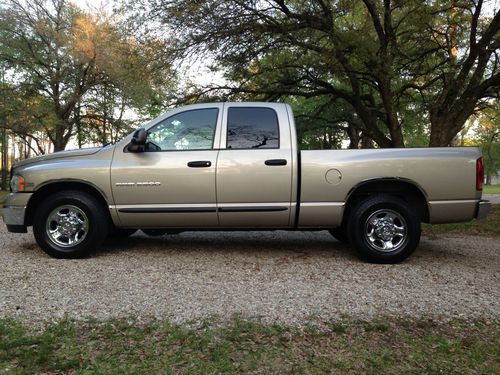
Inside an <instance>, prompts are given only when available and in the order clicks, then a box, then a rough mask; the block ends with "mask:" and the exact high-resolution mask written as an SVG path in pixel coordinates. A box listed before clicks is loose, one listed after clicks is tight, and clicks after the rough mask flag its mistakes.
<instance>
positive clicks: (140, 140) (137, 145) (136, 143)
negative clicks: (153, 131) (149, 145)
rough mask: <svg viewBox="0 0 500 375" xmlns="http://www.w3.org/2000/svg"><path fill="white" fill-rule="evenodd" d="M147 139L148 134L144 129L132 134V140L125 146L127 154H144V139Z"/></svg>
mask: <svg viewBox="0 0 500 375" xmlns="http://www.w3.org/2000/svg"><path fill="white" fill-rule="evenodd" d="M147 137H148V132H147V131H146V129H144V128H139V129H137V130H136V131H135V132H134V135H133V136H132V140H131V141H130V143H129V145H128V146H127V150H128V151H129V152H144V148H145V146H146V138H147Z"/></svg>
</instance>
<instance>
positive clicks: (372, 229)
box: [348, 195, 420, 263]
mask: <svg viewBox="0 0 500 375" xmlns="http://www.w3.org/2000/svg"><path fill="white" fill-rule="evenodd" d="M348 226H349V233H348V234H349V241H350V243H351V244H352V246H353V247H354V248H355V249H356V250H357V252H358V254H359V255H360V256H361V258H363V259H365V260H367V261H369V262H372V263H399V262H401V261H403V260H405V259H406V258H408V257H409V256H410V255H411V253H413V251H414V250H415V249H416V247H417V246H418V243H419V241H420V217H419V216H418V215H416V214H415V213H414V210H412V209H411V208H410V207H409V205H408V203H406V202H405V201H403V200H402V199H400V198H398V197H393V196H390V195H376V196H373V197H370V198H367V199H366V200H364V201H361V202H360V203H358V204H357V205H356V206H355V207H354V209H353V210H352V212H351V215H350V217H349V221H348Z"/></svg>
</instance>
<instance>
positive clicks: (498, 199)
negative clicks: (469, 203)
mask: <svg viewBox="0 0 500 375" xmlns="http://www.w3.org/2000/svg"><path fill="white" fill-rule="evenodd" d="M483 199H486V200H489V201H490V202H491V203H492V204H500V195H499V194H483Z"/></svg>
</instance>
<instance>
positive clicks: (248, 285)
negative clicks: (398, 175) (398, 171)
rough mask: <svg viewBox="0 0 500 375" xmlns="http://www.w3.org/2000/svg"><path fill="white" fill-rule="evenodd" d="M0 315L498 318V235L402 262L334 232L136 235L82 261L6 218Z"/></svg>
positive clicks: (432, 244) (297, 320)
mask: <svg viewBox="0 0 500 375" xmlns="http://www.w3.org/2000/svg"><path fill="white" fill-rule="evenodd" d="M0 228H1V229H0V241H1V242H0V243H1V250H0V316H14V317H16V316H17V317H20V318H26V319H28V320H30V321H39V320H47V319H54V318H59V317H62V316H64V315H67V316H69V317H74V318H85V317H91V316H92V317H97V318H106V317H117V316H127V315H129V314H134V315H137V316H138V317H143V318H148V317H159V318H162V317H167V318H169V319H171V320H172V321H174V322H186V321H190V320H193V319H200V318H205V317H211V316H214V315H215V316H218V317H220V318H222V319H223V318H225V317H229V316H231V315H233V314H235V313H241V314H243V316H261V317H263V318H264V320H265V321H276V320H277V321H281V322H286V323H289V324H299V325H300V324H301V323H303V322H304V321H305V320H306V319H308V318H310V317H320V318H322V319H323V318H324V319H329V318H334V319H335V318H339V317H341V316H342V315H349V316H354V317H359V318H370V317H374V316H377V315H391V316H414V317H418V316H423V315H425V316H431V317H434V318H439V319H448V318H451V317H460V318H484V319H494V318H498V317H499V315H500V241H498V238H496V239H495V238H487V237H463V238H459V237H449V238H445V237H440V238H439V239H437V238H436V239H434V238H423V240H422V242H421V245H420V248H419V249H418V250H417V252H416V253H415V254H414V255H413V256H412V257H411V258H410V259H409V260H408V261H406V262H405V263H403V264H400V265H373V264H366V263H363V262H361V261H359V260H358V259H357V258H356V257H355V256H354V254H353V253H352V252H351V250H349V249H348V248H347V246H345V245H343V244H341V243H339V242H336V241H335V240H334V239H333V238H332V237H330V235H329V234H328V233H327V232H324V231H323V232H283V231H277V232H213V233H210V232H201V233H194V232H186V233H182V234H179V235H172V236H165V237H162V238H147V237H146V236H143V235H139V234H136V235H134V236H133V237H131V238H130V239H127V240H123V241H121V242H120V243H115V244H112V245H111V244H108V245H106V246H105V247H104V248H103V249H101V250H100V251H99V252H98V254H97V255H96V256H94V257H92V258H89V259H83V260H56V259H51V258H49V257H48V256H46V255H45V254H44V253H43V252H42V251H41V250H39V249H38V247H37V245H36V244H35V241H34V239H33V235H32V234H31V233H29V234H10V233H7V232H6V230H5V226H4V225H3V223H1V225H0Z"/></svg>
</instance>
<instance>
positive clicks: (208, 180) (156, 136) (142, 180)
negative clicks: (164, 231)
mask: <svg viewBox="0 0 500 375" xmlns="http://www.w3.org/2000/svg"><path fill="white" fill-rule="evenodd" d="M221 117H222V105H221V104H211V105H207V107H206V108H199V107H197V108H196V109H191V110H182V111H174V112H172V114H171V115H170V116H168V117H167V118H165V119H163V120H161V121H159V122H158V123H157V124H154V125H153V126H152V127H150V128H149V129H148V138H147V144H146V150H145V152H140V153H132V152H128V151H127V150H126V148H123V149H119V148H117V149H116V150H115V154H114V157H113V162H112V165H111V184H112V190H113V198H114V201H115V204H116V206H115V209H116V211H117V214H118V217H119V220H120V222H121V224H122V226H124V227H132V228H175V227H179V228H196V227H217V225H218V217H217V206H216V191H215V168H216V162H217V153H218V150H217V149H218V143H217V142H218V138H219V137H218V136H216V132H218V129H220V126H217V124H218V122H220V121H221V120H220V118H221Z"/></svg>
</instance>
